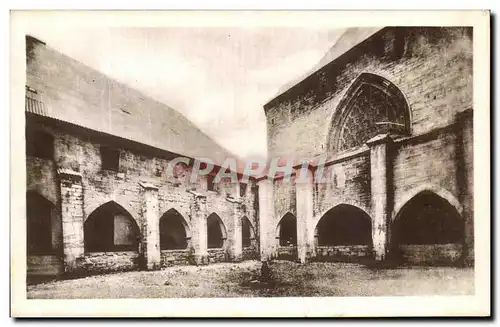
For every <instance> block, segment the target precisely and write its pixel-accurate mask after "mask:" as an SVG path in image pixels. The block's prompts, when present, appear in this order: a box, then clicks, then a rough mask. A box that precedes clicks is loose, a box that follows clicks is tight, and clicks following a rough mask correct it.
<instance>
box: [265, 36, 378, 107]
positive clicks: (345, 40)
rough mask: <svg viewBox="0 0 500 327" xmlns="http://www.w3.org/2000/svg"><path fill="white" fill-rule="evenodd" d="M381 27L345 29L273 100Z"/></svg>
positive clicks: (284, 86)
mask: <svg viewBox="0 0 500 327" xmlns="http://www.w3.org/2000/svg"><path fill="white" fill-rule="evenodd" d="M381 29H382V27H350V28H347V29H346V30H345V31H344V33H342V35H341V36H340V37H339V38H338V39H337V40H336V41H335V43H334V45H333V46H332V47H331V48H330V50H328V52H327V53H326V54H325V55H324V56H323V58H321V60H320V61H319V62H318V63H317V64H316V65H314V67H312V68H311V69H310V70H308V71H307V72H306V73H304V74H302V75H301V76H300V77H299V78H297V79H294V80H293V81H290V82H289V83H286V84H285V85H283V86H282V87H280V88H279V90H278V93H277V94H276V96H275V98H277V97H278V96H280V95H281V94H283V93H285V92H287V91H288V90H289V89H291V88H293V87H294V86H295V85H297V84H298V83H300V82H301V81H303V80H305V79H307V78H308V77H309V76H311V75H313V74H314V73H315V72H317V71H318V70H320V69H321V68H323V67H324V66H326V65H328V64H329V63H331V62H332V61H334V60H336V59H337V58H339V57H340V56H342V55H343V54H344V53H346V52H347V51H349V50H350V49H352V48H353V47H355V46H356V45H358V44H360V43H361V42H363V41H364V40H366V39H368V38H369V37H370V36H372V35H373V34H375V33H377V32H378V31H380V30H381ZM271 101H272V100H271Z"/></svg>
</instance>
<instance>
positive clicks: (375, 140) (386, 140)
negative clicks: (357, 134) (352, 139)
mask: <svg viewBox="0 0 500 327" xmlns="http://www.w3.org/2000/svg"><path fill="white" fill-rule="evenodd" d="M392 143H393V139H392V136H391V135H390V134H378V135H376V136H374V137H372V138H371V139H369V140H368V141H366V145H368V146H369V147H373V146H376V145H379V144H392Z"/></svg>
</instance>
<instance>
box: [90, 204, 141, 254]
mask: <svg viewBox="0 0 500 327" xmlns="http://www.w3.org/2000/svg"><path fill="white" fill-rule="evenodd" d="M139 235H140V234H139V227H138V226H137V224H136V222H135V220H134V219H133V218H132V216H131V215H130V214H129V213H128V212H127V211H126V210H125V209H124V208H122V207H121V206H120V205H118V204H117V203H115V202H108V203H106V204H103V205H102V206H100V207H99V208H97V209H96V210H95V211H94V212H93V213H92V214H91V215H90V216H89V217H88V218H87V220H86V221H85V223H84V241H85V251H86V252H112V251H137V250H138V247H139Z"/></svg>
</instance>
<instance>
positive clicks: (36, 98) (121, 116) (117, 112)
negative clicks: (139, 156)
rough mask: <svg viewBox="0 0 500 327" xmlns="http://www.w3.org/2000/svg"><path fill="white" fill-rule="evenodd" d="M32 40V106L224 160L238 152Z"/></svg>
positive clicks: (162, 107)
mask: <svg viewBox="0 0 500 327" xmlns="http://www.w3.org/2000/svg"><path fill="white" fill-rule="evenodd" d="M27 42H28V43H29V44H27V49H29V52H28V63H27V82H26V85H27V88H26V108H25V110H26V111H27V112H30V113H33V114H36V115H41V116H45V117H50V118H54V119H57V120H60V121H64V122H68V123H71V124H74V125H77V126H81V127H84V128H88V129H92V130H95V131H99V132H103V133H107V134H111V135H114V136H118V137H120V138H125V139H129V140H131V141H135V142H138V143H142V144H145V145H149V146H152V147H155V148H159V149H163V150H166V151H169V152H172V153H177V154H180V155H185V156H187V157H192V158H199V157H203V158H209V159H211V160H212V161H214V163H216V164H219V165H220V164H222V163H223V162H224V160H225V158H226V157H228V156H232V155H231V154H230V152H229V151H227V150H226V149H224V148H223V147H221V146H220V145H219V144H217V143H216V142H215V141H214V140H212V139H211V138H210V137H209V136H208V135H206V134H205V133H203V132H202V131H201V130H200V129H199V128H197V127H196V126H195V125H194V124H193V123H192V122H191V121H189V120H188V119H187V118H186V117H185V116H183V115H182V114H181V113H179V112H178V111H176V110H174V109H172V108H170V107H168V106H167V105H165V104H163V103H161V102H159V101H156V100H154V99H152V98H150V97H148V96H146V95H144V94H142V93H141V92H139V91H137V90H135V89H133V88H131V87H128V86H126V85H124V84H121V83H119V82H117V81H115V80H113V79H111V78H109V77H107V76H105V75H104V74H102V73H100V72H98V71H96V70H95V69H92V68H90V67H88V66H86V65H84V64H82V63H80V62H78V61H76V60H74V59H72V58H70V57H68V56H66V55H64V54H61V53H59V52H57V51H56V50H54V49H52V48H50V47H48V46H46V45H45V44H44V43H42V42H39V41H38V40H36V39H33V38H30V37H27ZM233 157H234V156H233Z"/></svg>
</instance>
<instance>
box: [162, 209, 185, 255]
mask: <svg viewBox="0 0 500 327" xmlns="http://www.w3.org/2000/svg"><path fill="white" fill-rule="evenodd" d="M158 224H159V230H160V250H179V249H186V248H188V246H189V243H190V240H191V228H190V226H189V223H188V222H187V220H186V219H185V218H184V216H183V215H182V214H181V213H180V212H179V211H178V210H176V209H175V208H171V209H169V210H167V211H165V213H164V214H163V215H162V216H161V217H160V221H159V222H158Z"/></svg>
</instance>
